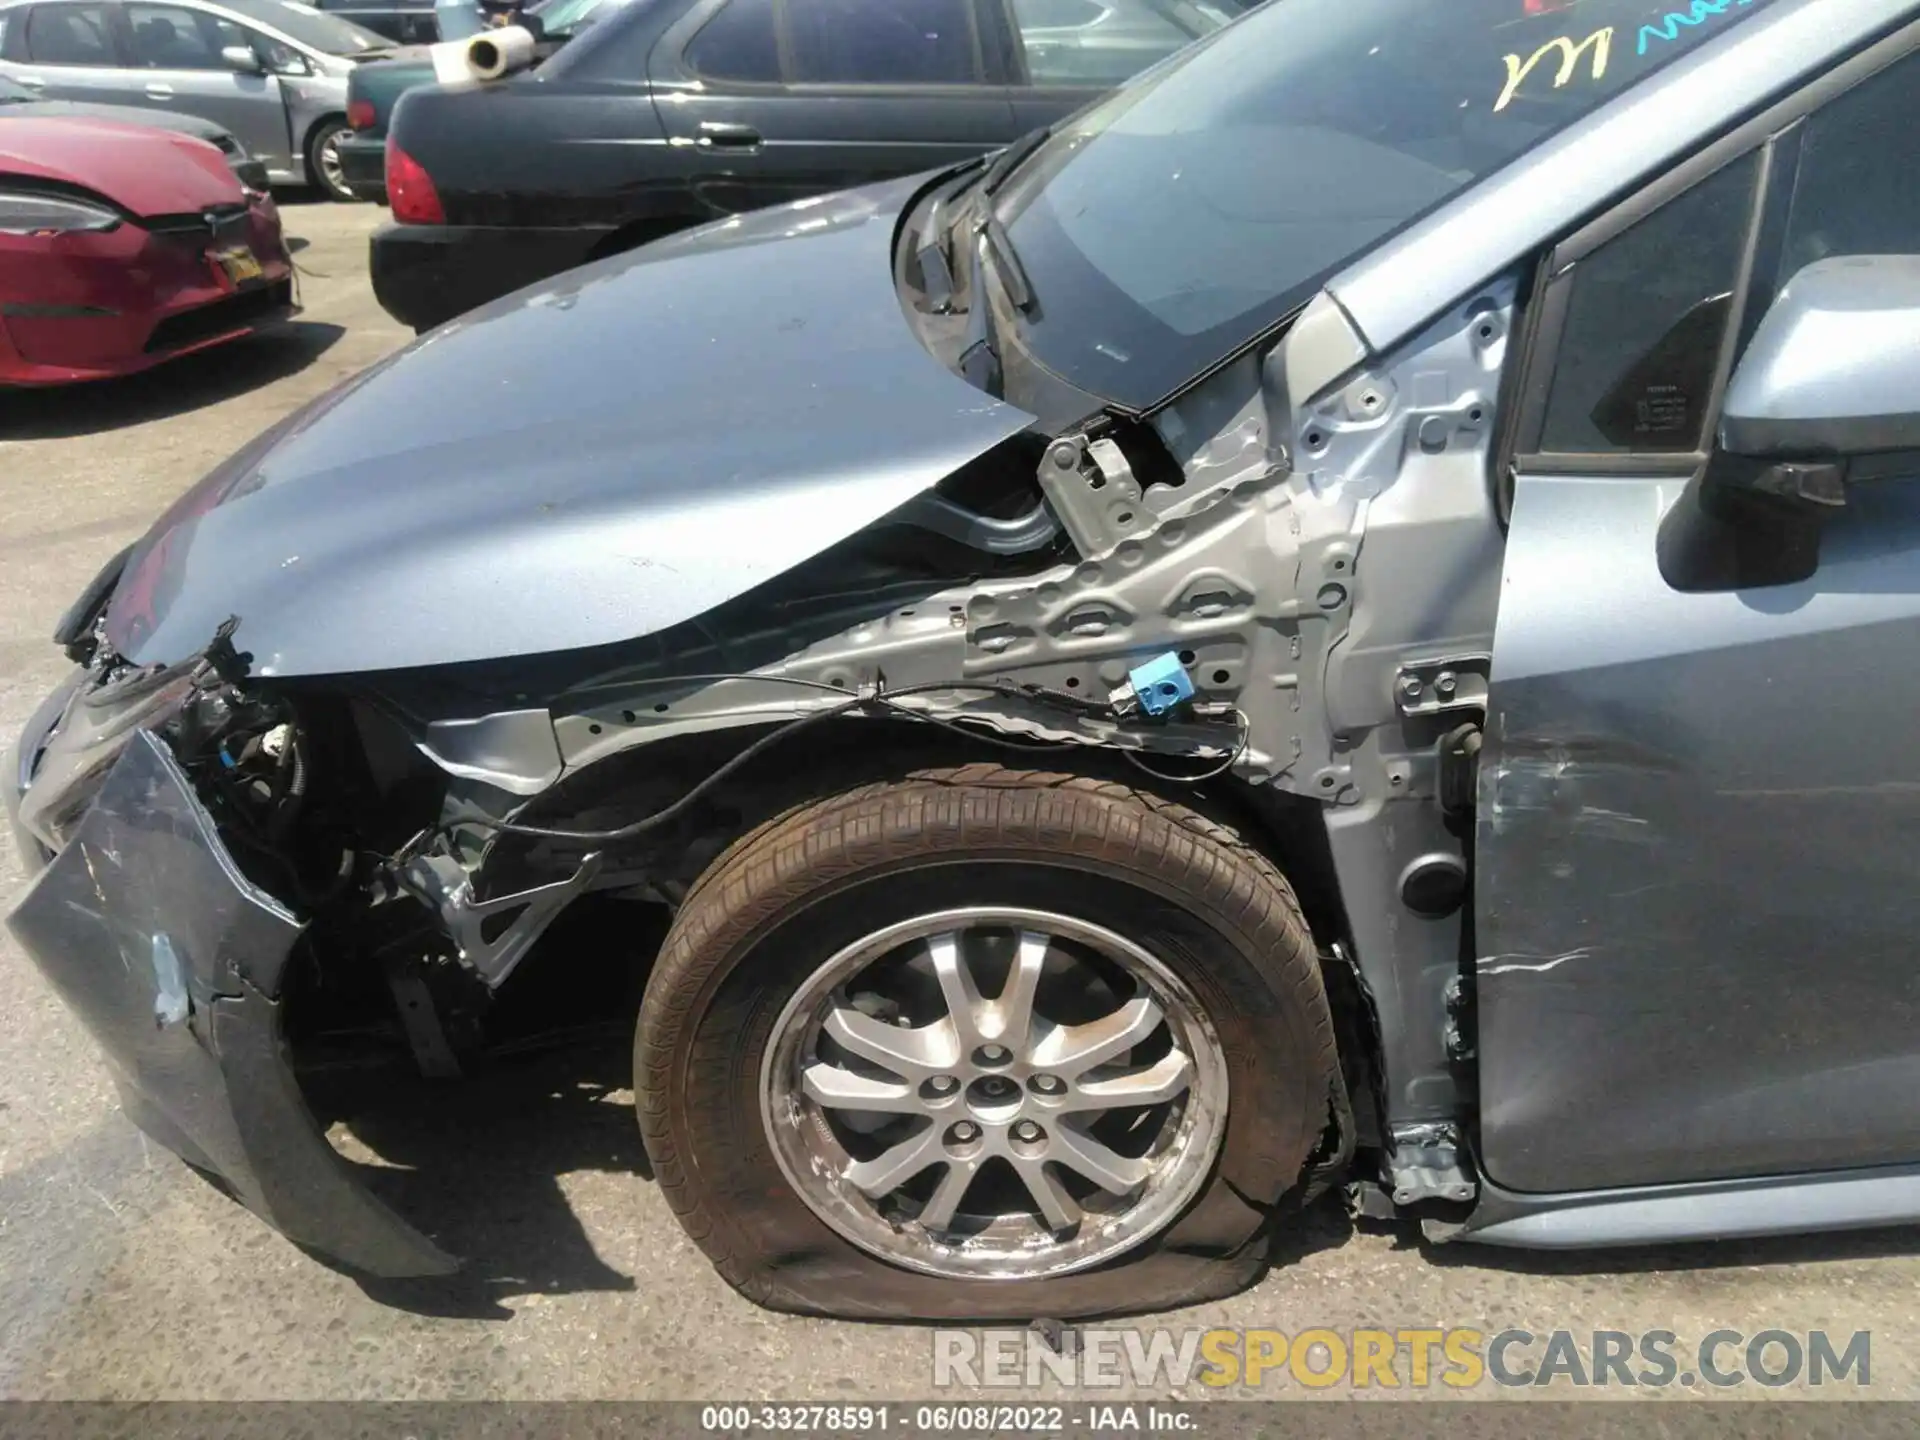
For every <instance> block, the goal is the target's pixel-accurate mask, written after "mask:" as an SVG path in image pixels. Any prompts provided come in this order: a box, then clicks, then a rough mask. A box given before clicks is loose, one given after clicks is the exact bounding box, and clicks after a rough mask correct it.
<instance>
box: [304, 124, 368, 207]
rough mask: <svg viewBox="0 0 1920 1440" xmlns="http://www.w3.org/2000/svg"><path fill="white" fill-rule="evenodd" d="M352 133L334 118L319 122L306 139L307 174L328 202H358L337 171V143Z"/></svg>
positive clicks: (341, 172) (347, 126) (339, 170)
mask: <svg viewBox="0 0 1920 1440" xmlns="http://www.w3.org/2000/svg"><path fill="white" fill-rule="evenodd" d="M352 133H353V127H352V126H350V125H348V124H347V122H346V120H345V119H344V118H342V117H339V116H335V117H332V118H330V119H326V120H322V121H321V122H320V123H319V124H318V125H316V126H315V127H314V130H313V133H312V134H311V135H309V136H308V137H307V175H308V176H309V177H310V178H311V179H312V181H313V183H314V184H315V185H316V186H318V187H319V188H320V189H321V190H322V191H324V192H325V193H326V196H327V198H328V199H329V200H338V201H345V202H354V201H358V200H359V199H360V197H359V196H358V195H356V194H354V193H353V191H351V190H349V189H348V188H347V181H346V175H345V172H344V171H343V170H342V169H341V168H340V142H341V141H342V140H343V139H345V138H346V137H347V136H349V135H351V134H352Z"/></svg>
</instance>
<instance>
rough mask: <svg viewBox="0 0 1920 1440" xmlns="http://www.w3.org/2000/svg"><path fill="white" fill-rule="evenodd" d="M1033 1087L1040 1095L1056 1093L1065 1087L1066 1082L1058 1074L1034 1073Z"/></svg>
mask: <svg viewBox="0 0 1920 1440" xmlns="http://www.w3.org/2000/svg"><path fill="white" fill-rule="evenodd" d="M1033 1088H1034V1089H1035V1091H1037V1092H1038V1093H1039V1094H1042V1095H1058V1094H1059V1093H1060V1092H1061V1091H1063V1090H1065V1089H1066V1088H1067V1084H1066V1082H1065V1081H1064V1080H1062V1079H1061V1078H1060V1077H1059V1076H1058V1075H1036V1076H1034V1077H1033Z"/></svg>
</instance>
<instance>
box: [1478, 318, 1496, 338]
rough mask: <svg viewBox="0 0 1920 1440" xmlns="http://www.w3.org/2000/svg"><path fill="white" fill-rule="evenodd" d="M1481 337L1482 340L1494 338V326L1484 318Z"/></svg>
mask: <svg viewBox="0 0 1920 1440" xmlns="http://www.w3.org/2000/svg"><path fill="white" fill-rule="evenodd" d="M1480 338H1481V339H1482V340H1491V339H1492V338H1493V326H1491V325H1489V324H1487V322H1486V321H1484V320H1483V321H1481V322H1480Z"/></svg>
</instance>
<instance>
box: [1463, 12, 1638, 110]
mask: <svg viewBox="0 0 1920 1440" xmlns="http://www.w3.org/2000/svg"><path fill="white" fill-rule="evenodd" d="M1588 53H1590V55H1591V63H1592V65H1593V78H1594V79H1595V80H1599V79H1600V78H1602V77H1603V76H1604V75H1605V74H1606V73H1607V61H1608V60H1609V59H1611V58H1612V56H1613V27H1612V26H1611V25H1609V26H1608V27H1607V28H1606V29H1604V30H1596V31H1594V32H1593V33H1592V34H1591V35H1589V36H1587V38H1586V39H1584V40H1581V41H1578V42H1576V41H1573V40H1570V39H1568V38H1567V37H1566V36H1565V35H1561V36H1559V37H1557V38H1555V39H1552V40H1549V41H1548V42H1547V43H1546V44H1544V45H1542V46H1541V47H1540V48H1539V49H1538V50H1536V51H1534V52H1533V54H1531V55H1529V56H1528V57H1527V58H1526V59H1525V60H1524V61H1523V60H1522V59H1521V58H1520V57H1519V56H1518V55H1509V56H1507V57H1506V60H1507V83H1506V86H1505V88H1503V89H1502V90H1501V91H1500V98H1499V99H1498V100H1496V101H1494V102H1493V109H1494V113H1495V114H1496V115H1497V114H1499V113H1500V111H1502V110H1504V109H1506V108H1507V106H1508V105H1510V104H1512V103H1513V97H1514V95H1515V93H1516V92H1518V90H1519V89H1520V87H1521V85H1523V84H1525V83H1526V79H1527V76H1529V75H1531V74H1532V73H1533V71H1534V67H1535V66H1537V65H1539V63H1540V62H1541V61H1542V60H1545V59H1546V58H1547V57H1548V56H1549V55H1554V54H1558V55H1559V57H1560V69H1559V71H1558V73H1557V74H1555V75H1554V77H1553V88H1554V89H1556V90H1558V89H1560V87H1561V86H1563V85H1565V84H1566V83H1567V82H1568V81H1569V80H1571V79H1573V76H1574V72H1575V71H1576V70H1578V69H1579V68H1580V57H1581V55H1582V54H1588Z"/></svg>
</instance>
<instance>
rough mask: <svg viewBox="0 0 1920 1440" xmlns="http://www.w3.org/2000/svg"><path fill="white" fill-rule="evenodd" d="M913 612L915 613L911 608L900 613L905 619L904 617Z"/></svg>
mask: <svg viewBox="0 0 1920 1440" xmlns="http://www.w3.org/2000/svg"><path fill="white" fill-rule="evenodd" d="M911 614H913V611H911V610H902V611H901V612H900V615H901V618H903V619H904V618H905V617H906V616H908V615H911Z"/></svg>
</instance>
